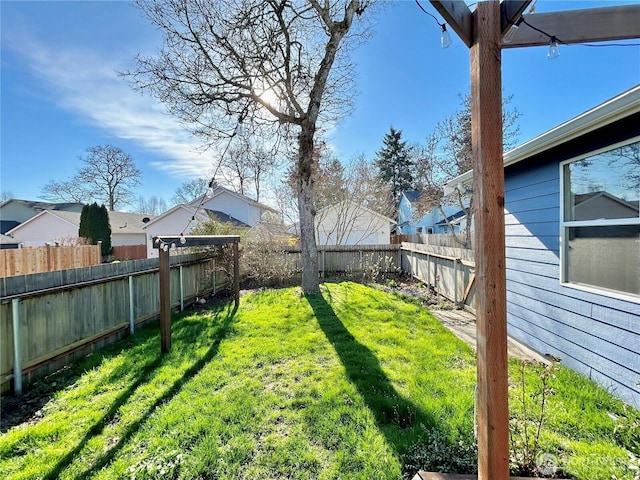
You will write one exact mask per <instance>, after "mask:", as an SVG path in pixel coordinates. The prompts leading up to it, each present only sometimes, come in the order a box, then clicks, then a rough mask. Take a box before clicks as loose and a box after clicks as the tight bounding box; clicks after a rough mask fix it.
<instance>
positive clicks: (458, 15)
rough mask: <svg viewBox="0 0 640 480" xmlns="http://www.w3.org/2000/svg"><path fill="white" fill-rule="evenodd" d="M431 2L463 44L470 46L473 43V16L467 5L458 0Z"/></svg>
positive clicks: (434, 0) (432, 0) (433, 0)
mask: <svg viewBox="0 0 640 480" xmlns="http://www.w3.org/2000/svg"><path fill="white" fill-rule="evenodd" d="M431 4H432V5H433V7H434V8H435V9H436V10H437V11H438V13H439V14H440V15H442V18H444V21H445V22H447V23H448V24H449V26H450V27H451V29H452V30H453V31H454V32H456V34H457V35H458V37H460V39H461V40H462V41H463V42H464V43H465V45H466V46H467V47H471V46H472V45H473V16H472V14H471V10H469V7H467V5H466V4H465V3H464V2H462V1H460V0H457V1H456V0H449V1H446V2H439V1H436V0H431Z"/></svg>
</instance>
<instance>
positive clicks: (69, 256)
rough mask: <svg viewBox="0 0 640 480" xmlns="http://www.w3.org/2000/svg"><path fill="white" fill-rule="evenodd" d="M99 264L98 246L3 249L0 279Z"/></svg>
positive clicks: (0, 260)
mask: <svg viewBox="0 0 640 480" xmlns="http://www.w3.org/2000/svg"><path fill="white" fill-rule="evenodd" d="M100 262H101V256H100V246H99V245H78V246H42V247H24V248H17V249H5V250H0V277H9V276H14V275H30V274H34V273H41V272H50V271H54V270H63V269H68V268H77V267H83V266H88V265H99V264H100Z"/></svg>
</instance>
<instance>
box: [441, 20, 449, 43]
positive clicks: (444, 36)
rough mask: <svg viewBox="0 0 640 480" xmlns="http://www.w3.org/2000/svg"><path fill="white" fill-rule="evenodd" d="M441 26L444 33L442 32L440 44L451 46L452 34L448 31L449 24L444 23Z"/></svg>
mask: <svg viewBox="0 0 640 480" xmlns="http://www.w3.org/2000/svg"><path fill="white" fill-rule="evenodd" d="M440 26H441V27H442V33H441V34H440V45H442V48H449V47H450V46H451V36H450V35H449V32H448V31H447V24H446V23H443V24H442V25H440Z"/></svg>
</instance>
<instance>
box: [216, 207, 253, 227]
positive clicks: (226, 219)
mask: <svg viewBox="0 0 640 480" xmlns="http://www.w3.org/2000/svg"><path fill="white" fill-rule="evenodd" d="M205 212H207V215H209V218H212V219H215V220H217V221H219V222H223V223H231V224H233V226H234V227H246V228H250V226H249V225H247V224H246V223H244V222H241V221H240V220H238V219H237V218H233V217H232V216H231V215H227V214H226V213H224V212H220V211H218V210H208V209H205Z"/></svg>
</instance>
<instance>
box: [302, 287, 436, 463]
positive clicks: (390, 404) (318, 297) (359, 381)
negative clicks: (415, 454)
mask: <svg viewBox="0 0 640 480" xmlns="http://www.w3.org/2000/svg"><path fill="white" fill-rule="evenodd" d="M306 298H307V301H308V302H309V305H310V306H311V308H312V309H313V312H314V313H315V316H316V319H317V321H318V324H319V325H320V328H321V329H322V331H323V332H324V334H325V336H326V337H327V340H329V342H331V344H332V345H333V347H334V349H335V351H336V353H337V354H338V357H339V358H340V361H341V363H342V365H343V366H344V368H345V371H346V373H347V376H348V377H349V380H350V381H351V382H352V383H353V385H355V387H356V388H357V389H358V392H359V393H360V395H362V397H363V399H364V401H365V403H366V404H367V406H368V408H369V410H370V411H371V412H372V413H373V415H374V418H375V421H376V424H377V426H378V428H379V429H380V431H381V432H382V433H383V435H384V436H385V438H386V440H387V442H388V443H389V445H390V446H392V447H393V449H394V450H395V451H396V453H397V454H398V455H400V456H401V455H404V454H405V453H406V449H407V447H408V446H410V445H411V444H412V443H413V442H416V441H418V440H419V438H420V437H421V436H423V435H424V432H425V429H432V428H435V427H437V425H438V420H437V419H436V418H434V416H433V415H432V414H431V413H430V412H427V411H425V410H423V409H422V408H420V407H419V406H417V405H416V404H414V403H412V402H411V401H410V400H408V399H406V398H404V397H403V396H402V395H401V394H400V393H398V391H397V390H396V389H395V387H394V386H393V384H392V383H391V381H390V380H389V378H388V377H387V375H386V374H385V373H384V371H383V370H382V367H381V365H380V362H379V360H378V359H377V357H376V356H375V355H374V354H373V352H371V350H369V348H367V347H366V346H364V345H363V344H361V343H360V342H358V341H357V340H356V339H355V337H354V336H353V335H352V334H351V333H350V332H349V330H348V329H347V328H346V327H345V326H344V324H343V323H342V322H341V321H340V319H339V318H338V316H337V315H336V313H335V311H334V310H333V308H332V307H331V305H330V303H329V302H327V300H326V299H325V298H324V296H323V294H311V295H307V296H306Z"/></svg>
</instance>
